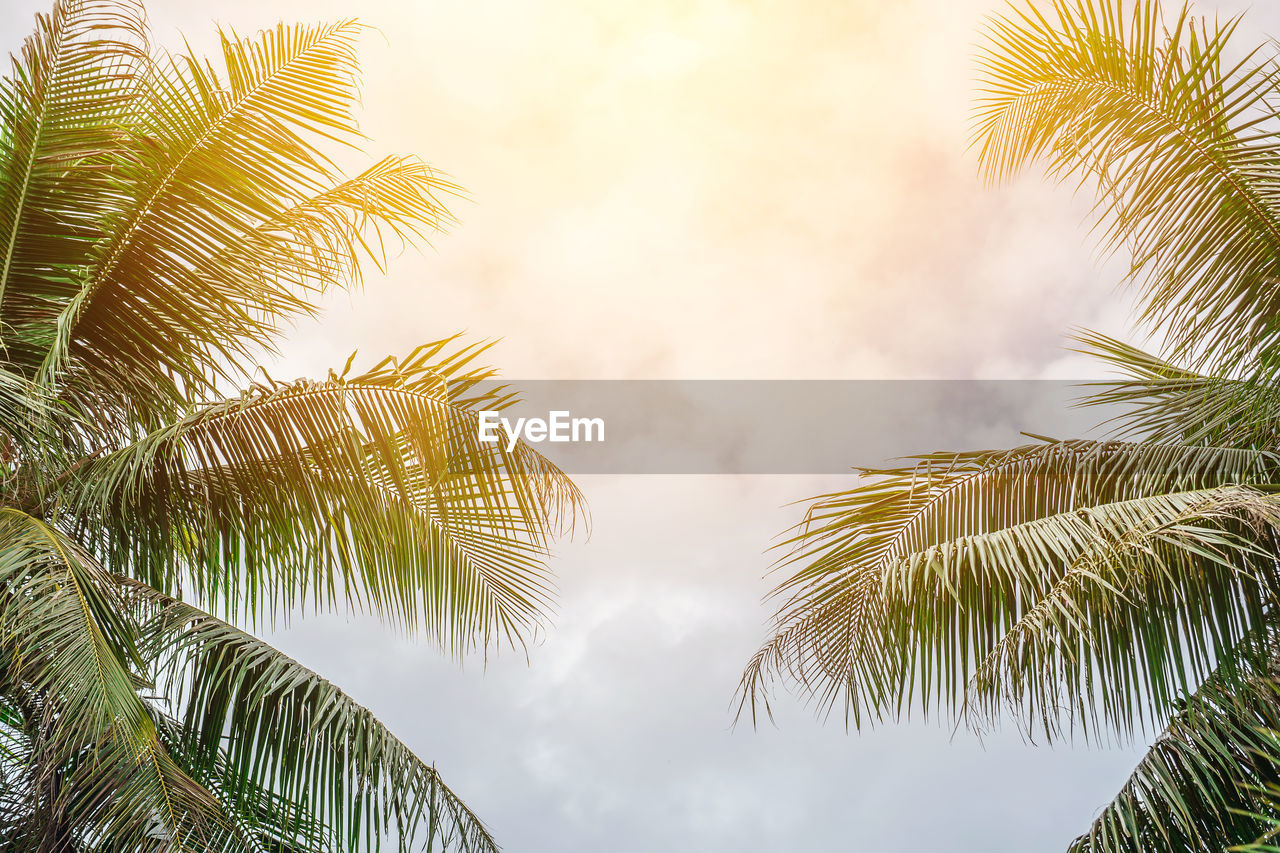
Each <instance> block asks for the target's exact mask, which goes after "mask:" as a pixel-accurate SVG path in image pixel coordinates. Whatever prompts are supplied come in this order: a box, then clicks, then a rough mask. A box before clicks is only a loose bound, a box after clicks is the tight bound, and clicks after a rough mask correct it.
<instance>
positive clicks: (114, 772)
mask: <svg viewBox="0 0 1280 853" xmlns="http://www.w3.org/2000/svg"><path fill="white" fill-rule="evenodd" d="M360 31H361V29H360V27H359V26H358V25H357V24H356V23H354V22H351V21H344V22H340V23H336V24H327V25H320V26H284V25H280V26H278V27H276V28H275V29H273V30H270V31H267V32H263V33H259V34H257V35H255V36H253V37H252V38H242V37H240V36H238V35H236V34H235V33H233V32H225V31H224V32H221V47H222V49H221V56H220V57H219V58H218V60H217V62H216V63H215V62H213V61H210V60H207V59H204V58H202V57H199V56H194V55H188V54H183V53H176V54H171V53H166V52H162V51H156V50H152V49H151V48H150V47H149V45H148V43H147V32H146V27H145V24H144V19H143V14H142V10H141V9H140V8H139V7H138V6H136V5H134V4H133V3H130V2H125V1H124V0H119V1H118V2H106V0H64V2H58V3H56V4H55V6H54V7H53V10H52V12H51V13H50V14H49V15H47V16H42V17H40V18H38V22H37V27H36V31H35V33H34V35H32V36H31V37H30V38H29V39H28V40H27V42H26V43H25V45H24V46H23V48H22V50H21V52H20V53H18V54H17V55H15V56H14V57H13V59H12V63H11V68H10V70H9V74H8V76H7V77H6V78H4V80H3V83H2V84H0V111H2V113H3V121H0V849H4V850H22V851H30V850H36V851H70V850H78V851H103V853H107V851H119V853H123V851H185V850H190V851H202V853H203V851H329V850H334V851H336V850H374V849H379V848H380V847H381V846H382V845H383V844H387V845H390V846H393V847H398V848H399V849H409V848H410V847H425V848H427V849H441V848H448V849H467V850H493V849H496V848H495V846H494V844H493V841H492V839H491V838H490V836H489V834H488V832H487V830H486V829H485V827H484V826H483V825H482V824H481V823H480V822H479V821H478V820H477V819H476V818H475V816H474V815H472V814H471V812H470V811H468V809H467V808H466V807H465V806H464V805H463V804H462V803H461V802H460V801H459V799H458V798H457V797H456V796H454V794H453V793H452V792H451V791H450V790H449V788H447V787H446V786H445V785H444V783H443V782H442V781H441V779H440V778H439V776H438V775H437V774H436V772H435V770H434V768H433V767H432V766H430V765H428V764H426V763H424V762H423V761H421V760H420V759H419V758H417V757H416V756H415V755H414V754H413V753H412V752H411V751H410V750H409V749H408V748H406V746H405V745H404V744H403V743H402V742H401V741H399V740H397V739H396V738H395V737H394V736H393V735H392V734H390V733H389V732H388V731H387V730H386V729H385V728H384V727H383V726H382V725H381V724H380V723H379V722H378V721H377V720H376V719H375V718H374V717H373V716H372V715H371V714H370V713H369V711H367V710H366V709H364V708H362V707H361V706H360V705H358V704H356V703H355V702H354V701H352V700H351V699H350V698H349V697H348V696H347V695H346V694H344V693H343V692H342V691H341V690H339V689H338V688H336V687H335V686H334V685H332V684H331V683H329V682H328V681H326V680H324V679H323V678H321V677H320V676H319V675H317V674H316V673H314V672H312V671H310V670H308V669H306V668H305V667H303V666H301V665H300V664H298V663H297V662H295V661H293V660H291V659H290V658H288V657H286V656H285V655H283V654H281V653H280V652H278V651H277V650H275V649H274V648H272V647H271V646H270V645H268V644H267V643H265V642H263V641H261V640H259V639H256V638H255V637H253V636H252V635H251V634H250V633H247V631H246V630H245V628H247V629H250V630H251V629H252V628H253V627H254V626H255V625H261V624H265V622H267V621H269V620H274V619H277V618H284V617H287V616H288V615H289V614H291V613H296V612H298V611H299V610H306V609H307V608H312V609H315V610H326V609H334V608H341V607H359V608H363V609H365V610H368V611H371V612H373V613H376V614H380V615H381V616H383V617H385V618H387V619H389V620H393V621H394V622H396V623H397V624H399V625H401V626H403V627H405V628H407V629H410V630H417V631H419V632H421V633H422V634H423V635H425V636H427V637H429V638H431V639H432V640H434V641H437V642H439V643H440V644H441V646H442V647H443V648H444V649H446V650H447V651H448V652H450V653H453V654H463V653H467V652H470V651H473V650H487V649H490V648H492V647H494V646H495V645H503V644H508V643H512V644H520V643H521V642H523V640H522V638H527V637H528V636H529V631H531V630H533V629H535V628H536V627H537V626H538V625H539V624H540V623H541V618H542V617H541V615H540V614H542V613H544V612H545V610H546V605H547V603H548V598H549V595H550V587H549V580H548V575H547V569H546V556H547V547H548V543H549V541H550V537H552V536H554V535H555V534H556V533H558V532H560V531H561V530H563V529H564V528H565V526H566V525H567V524H569V523H571V522H572V519H573V517H574V515H575V514H576V512H577V510H578V508H579V507H580V496H579V494H578V492H577V491H576V489H575V488H574V487H573V485H572V484H571V483H570V482H569V481H568V480H567V479H566V478H565V477H564V476H563V475H562V474H561V473H560V472H559V471H558V470H557V469H555V468H554V467H553V466H551V465H550V464H548V463H547V462H546V461H545V460H544V459H542V458H541V457H540V456H538V455H537V454H535V453H533V452H531V451H530V450H529V448H527V447H523V446H522V447H519V448H517V449H516V450H515V451H513V452H510V453H508V452H505V451H504V450H502V449H501V448H500V447H499V446H497V445H489V444H481V443H479V442H478V441H477V438H476V428H477V416H476V412H477V410H480V409H493V408H502V407H503V406H505V405H507V404H508V403H510V402H511V399H512V398H511V396H510V394H509V393H508V392H506V391H504V390H503V389H502V387H501V386H495V385H494V384H493V383H491V382H485V381H484V380H487V379H488V378H490V376H491V373H490V371H488V370H486V369H484V368H482V367H479V366H478V364H477V358H478V356H480V354H481V352H482V351H483V349H484V347H483V346H480V345H464V344H461V343H459V342H457V341H456V340H450V341H441V342H436V343H432V344H428V345H426V346H423V347H421V348H419V349H416V350H414V351H413V352H412V353H409V354H407V355H406V356H404V357H402V358H399V359H396V358H388V359H386V360H385V361H383V362H381V363H379V364H377V365H376V366H374V367H372V368H370V369H368V370H365V371H356V370H353V369H352V366H351V361H348V362H347V366H346V368H345V369H343V370H342V371H341V372H330V373H329V375H328V376H327V377H325V378H323V379H319V380H315V381H295V382H276V381H273V380H271V379H269V378H266V377H265V374H264V373H260V372H259V371H258V369H257V368H256V365H257V363H258V361H259V360H260V358H261V357H262V355H263V354H264V353H268V352H270V351H271V350H272V347H273V346H274V345H275V344H276V343H277V342H278V341H279V340H280V338H281V335H282V333H283V332H284V331H285V330H286V329H287V327H288V324H289V323H290V322H291V321H292V320H293V319H295V318H298V317H301V316H306V315H308V314H311V313H313V312H314V311H315V310H316V309H315V301H316V297H317V296H318V295H319V294H321V293H323V292H325V291H326V290H328V289H330V288H334V287H347V286H350V285H352V284H354V283H357V282H358V281H359V275H360V268H361V264H362V263H365V262H367V261H372V262H374V263H377V264H381V263H382V262H383V261H384V260H385V259H386V257H387V254H388V249H395V248H398V247H399V246H400V245H401V244H404V243H415V242H420V241H422V240H424V239H425V238H426V237H427V236H428V235H430V234H431V233H432V232H434V231H436V230H438V229H440V228H442V227H443V226H445V225H446V224H448V222H449V214H448V213H447V211H446V210H445V208H444V206H443V204H442V202H441V199H442V198H444V197H445V196H447V195H449V194H453V193H455V192H456V188H455V187H454V186H453V185H451V184H450V183H449V182H448V181H447V180H445V179H444V178H443V177H442V176H441V175H440V174H438V173H437V172H435V171H433V170H432V169H431V168H429V167H428V166H426V165H424V164H423V163H421V162H420V161H418V160H416V159H413V158H405V157H389V158H386V159H382V160H378V161H377V162H374V163H373V164H372V165H370V166H369V167H368V168H367V169H365V170H364V171H362V172H359V174H356V175H354V176H353V177H351V176H347V175H345V174H344V173H342V172H341V171H340V170H339V168H338V166H337V165H335V163H334V158H339V157H340V158H345V159H348V160H349V159H352V157H353V152H355V153H358V152H359V150H360V149H359V143H360V142H361V139H362V137H360V135H359V134H358V132H357V130H356V125H355V122H354V119H353V115H352V107H353V103H354V100H355V98H356V95H357V89H356V86H357V79H356V73H357V63H356V56H355V52H354V51H355V41H356V39H357V37H358V35H359V34H360ZM219 66H220V67H219ZM235 389H242V390H235ZM237 623H239V624H241V625H243V626H244V627H243V628H242V627H237Z"/></svg>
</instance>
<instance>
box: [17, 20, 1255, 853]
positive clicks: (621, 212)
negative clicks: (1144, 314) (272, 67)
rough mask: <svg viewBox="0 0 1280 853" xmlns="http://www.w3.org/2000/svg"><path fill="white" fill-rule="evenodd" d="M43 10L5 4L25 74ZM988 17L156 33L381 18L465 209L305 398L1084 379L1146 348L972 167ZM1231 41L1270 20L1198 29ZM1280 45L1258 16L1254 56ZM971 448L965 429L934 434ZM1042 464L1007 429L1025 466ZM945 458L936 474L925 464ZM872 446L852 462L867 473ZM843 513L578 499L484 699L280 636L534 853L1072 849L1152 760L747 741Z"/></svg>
mask: <svg viewBox="0 0 1280 853" xmlns="http://www.w3.org/2000/svg"><path fill="white" fill-rule="evenodd" d="M44 6H45V3H44V2H43V0H6V2H5V4H4V6H3V8H2V9H0V32H2V33H3V36H4V43H5V45H6V46H7V49H9V50H13V49H16V48H17V47H18V45H19V44H20V41H21V38H22V37H24V36H25V35H26V33H27V32H28V31H29V29H30V22H31V19H32V16H33V15H34V14H35V13H36V12H38V11H43V10H44ZM996 8H998V7H997V6H996V4H989V3H985V2H974V0H954V2H951V1H949V0H909V2H893V3H887V2H876V0H850V2H818V0H743V2H730V0H706V1H705V2H704V1H703V0H679V1H678V0H666V2H652V3H645V2H614V0H595V1H594V2H589V0H469V2H464V0H453V1H452V2H441V0H432V2H410V0H363V2H361V1H360V0H307V2H299V0H222V1H221V2H202V3H186V2H178V0H152V2H150V3H149V4H148V9H149V13H150V18H151V22H152V26H153V35H154V38H155V40H156V41H157V42H158V43H160V44H166V45H169V46H172V47H174V48H175V49H176V48H179V47H180V46H181V39H180V38H179V32H181V33H182V34H185V35H187V36H188V37H189V38H190V40H191V42H192V44H193V45H196V46H197V47H201V48H208V49H212V48H213V46H214V44H215V42H214V39H213V34H214V30H213V26H212V24H213V22H214V21H217V22H219V23H221V24H223V25H226V26H229V27H233V28H235V29H236V30H238V31H240V32H241V33H249V32H252V31H254V30H256V29H258V28H261V27H264V26H269V25H271V24H273V23H275V22H276V21H277V20H280V19H282V18H283V19H285V20H307V21H313V20H329V19H335V18H346V17H353V16H354V17H359V18H360V19H361V20H362V21H364V22H365V23H367V24H369V25H370V26H371V27H374V28H376V30H372V31H370V32H369V33H368V34H367V37H366V38H365V39H364V42H363V46H362V53H361V56H362V59H363V62H364V67H365V75H364V84H365V85H364V106H365V109H364V112H363V115H362V129H363V131H364V132H365V133H366V134H367V135H368V136H369V137H370V138H371V142H370V143H369V150H370V154H371V155H378V156H380V155H382V154H384V153H415V154H419V155H421V156H422V157H423V158H424V159H426V160H427V161H429V162H430V163H432V164H433V165H435V166H437V167H439V168H441V169H443V170H444V171H446V172H447V173H449V174H450V175H451V176H452V177H453V179H454V180H456V181H457V182H458V183H459V184H461V185H462V186H464V187H465V188H466V189H467V192H468V199H467V200H466V201H460V202H458V203H457V204H456V205H455V206H454V212H455V213H456V214H457V216H458V218H459V219H460V224H459V225H458V226H457V227H456V228H455V229H453V231H452V232H451V233H449V234H445V235H440V237H439V238H438V239H437V240H435V245H434V247H433V248H430V249H428V250H426V251H424V252H408V253H406V254H405V255H403V256H402V257H400V258H397V259H396V260H394V261H393V263H392V265H391V267H390V271H389V274H388V275H386V276H385V277H384V276H382V275H380V274H378V273H377V272H376V270H372V269H370V270H369V274H368V275H367V278H366V287H365V289H364V290H363V291H362V292H359V293H355V294H350V295H348V294H337V295H334V296H333V297H331V298H329V299H328V302H327V307H328V312H327V313H326V315H325V317H324V318H323V319H322V320H320V321H319V322H317V323H314V324H312V323H307V324H303V325H301V326H300V327H299V328H298V329H297V331H296V333H295V334H294V335H293V337H292V338H291V339H290V341H289V342H288V344H287V345H286V347H285V352H284V356H283V359H282V361H281V363H278V364H273V365H271V366H270V369H271V373H272V375H273V376H276V377H277V378H290V377H293V376H300V375H316V376H320V375H323V374H324V371H326V370H327V369H328V368H329V367H341V365H342V363H343V362H344V361H345V359H346V356H347V355H348V354H349V353H350V352H351V351H352V350H355V349H359V351H360V353H361V357H362V359H364V360H367V361H375V360H377V359H380V358H381V357H382V356H383V355H386V354H396V353H403V352H406V351H408V350H409V349H411V348H412V347H413V346H415V345H416V344H418V343H421V342H424V341H427V340H433V339H437V338H440V337H444V336H448V335H451V334H454V333H455V332H459V331H464V330H465V331H466V332H468V333H469V334H470V335H472V336H474V337H476V338H501V342H500V343H499V344H498V345H497V346H496V347H495V348H494V349H493V350H492V351H491V354H490V358H491V360H492V362H493V363H494V364H495V366H497V367H498V368H500V369H501V371H502V373H503V375H504V376H506V377H509V378H512V379H515V380H519V379H522V378H523V379H535V378H536V379H571V378H599V379H610V378H682V379H689V378H955V379H970V378H1049V377H1052V378H1061V377H1083V376H1085V375H1087V374H1089V373H1090V372H1091V371H1094V370H1095V369H1094V368H1092V367H1091V366H1090V365H1088V364H1087V363H1086V362H1084V361H1082V360H1081V359H1080V358H1079V357H1078V356H1072V355H1069V354H1067V353H1066V352H1065V351H1064V349H1063V347H1064V345H1065V344H1066V341H1067V339H1066V335H1067V333H1068V332H1069V331H1070V329H1071V328H1072V327H1077V326H1082V327H1090V328H1095V329H1099V330H1102V331H1106V332H1109V333H1112V334H1116V335H1121V336H1123V335H1125V334H1126V329H1127V328H1128V322H1129V318H1130V313H1129V312H1130V308H1129V305H1128V303H1127V302H1126V298H1125V296H1124V294H1123V293H1122V292H1119V291H1118V290H1117V287H1116V285H1117V281H1118V279H1119V277H1120V275H1121V274H1122V272H1123V264H1121V263H1118V262H1116V261H1106V260H1105V259H1101V258H1098V257H1097V256H1096V254H1095V251H1094V249H1093V245H1092V244H1091V242H1090V241H1089V238H1088V235H1087V228H1085V227H1083V226H1082V224H1081V223H1082V220H1083V218H1084V217H1085V215H1086V214H1087V212H1088V208H1089V199H1087V198H1084V197H1080V198H1074V197H1073V194H1072V192H1071V191H1070V189H1069V188H1063V187H1054V186H1051V185H1048V184H1045V183H1044V182H1043V181H1042V180H1041V179H1040V177H1039V176H1038V175H1034V174H1033V175H1030V176H1028V177H1027V178H1026V179H1022V180H1019V181H1017V182H1015V183H1013V184H1010V185H1008V186H1004V187H999V188H992V187H987V186H984V185H983V184H982V182H981V181H979V179H978V177H977V168H976V158H975V157H974V156H973V154H972V152H970V151H969V150H968V144H967V143H968V115H969V110H970V106H971V101H972V97H973V91H972V88H973V87H972V76H973V75H972V57H973V51H974V45H975V43H976V42H977V41H978V40H979V38H980V30H981V26H982V20H983V17H984V15H986V14H988V13H990V12H991V11H993V10H994V9H996ZM1197 8H1199V9H1201V10H1202V11H1204V12H1206V13H1209V14H1213V13H1221V14H1223V15H1229V14H1234V13H1237V12H1239V11H1241V10H1242V9H1243V4H1237V3H1210V2H1203V3H1200V4H1198V7H1197ZM1263 32H1271V33H1280V13H1276V12H1269V11H1267V10H1266V9H1265V8H1263V7H1262V6H1261V5H1260V7H1259V8H1258V9H1255V10H1253V11H1252V12H1250V14H1249V17H1248V18H1247V19H1246V24H1245V26H1244V27H1243V29H1242V31H1241V33H1240V35H1239V37H1238V38H1239V39H1240V41H1241V42H1242V43H1245V44H1250V45H1251V44H1252V43H1254V42H1255V41H1260V40H1261V39H1262V33H1263ZM939 416H940V417H942V416H945V413H940V415H939ZM1017 440H1018V437H1017V425H1013V424H1010V425H1008V436H1007V442H1008V443H1013V442H1016V441H1017ZM918 449H919V450H922V451H928V450H935V449H942V448H936V447H921V448H918ZM857 450H858V448H857V446H856V442H855V441H853V440H852V439H851V446H850V448H849V459H848V464H850V465H853V464H875V463H876V462H879V461H881V460H874V459H865V458H861V457H859V456H858V454H857ZM850 482H851V481H849V480H847V479H841V478H825V479H822V480H819V479H817V478H804V477H784V476H771V477H732V476H720V477H713V476H699V477H695V476H684V477H617V476H613V477H606V476H592V477H586V478H583V480H582V482H581V484H582V486H583V487H584V489H585V490H586V492H587V495H588V498H589V499H590V501H591V505H592V509H593V514H594V520H595V527H594V533H593V535H592V537H591V538H590V540H582V539H579V540H577V541H574V542H568V543H564V545H563V546H562V547H561V548H560V552H559V554H558V556H557V559H556V562H555V567H556V569H557V572H558V576H559V589H560V603H559V608H558V612H557V614H556V616H555V617H554V619H553V620H552V627H551V630H550V631H549V632H548V633H547V634H546V636H544V637H541V638H540V639H539V642H538V643H537V644H535V645H534V646H533V647H532V648H531V650H530V653H529V659H528V661H527V662H526V660H525V659H524V657H523V656H521V655H516V654H498V655H497V656H496V657H494V658H492V659H490V661H489V662H488V665H487V666H483V665H482V663H481V662H480V661H478V660H477V661H468V662H467V663H466V664H465V665H464V666H462V667H461V668H460V667H458V666H457V664H455V663H452V662H449V661H446V660H443V659H442V658H441V657H440V656H439V655H438V654H437V653H436V651H435V650H434V649H432V648H431V647H430V646H428V645H427V644H425V643H423V642H420V641H417V640H414V639H413V638H405V637H400V636H396V635H395V634H393V633H392V632H390V631H389V630H387V629H384V628H382V627H381V626H379V625H378V624H377V623H376V621H375V620H372V619H369V618H365V617H360V616H358V615H351V614H329V615H325V616H322V617H318V618H315V619H308V620H307V621H306V622H304V623H298V624H295V625H294V626H293V627H292V628H290V629H288V630H285V631H281V632H279V633H277V634H275V635H274V636H273V639H274V641H276V642H277V643H279V644H280V645H281V646H282V647H283V648H285V649H286V650H287V651H288V652H289V653H290V654H292V655H294V656H296V657H297V658H299V659H300V660H302V661H303V662H304V663H306V664H308V665H309V666H311V667H313V668H315V669H317V670H319V671H320V672H321V673H322V674H324V675H325V676H326V677H328V678H330V679H332V680H333V681H335V682H337V683H338V684H340V685H342V686H343V687H345V688H347V689H348V690H349V692H351V693H352V694H353V695H354V696H355V698H356V699H358V700H359V701H361V702H363V703H365V704H367V705H369V706H370V707H372V708H373V710H374V711H375V712H376V713H377V714H378V715H379V716H380V717H381V718H382V719H383V720H385V721H386V722H388V723H389V724H390V725H391V726H392V728H393V729H394V730H395V731H396V732H397V733H398V734H400V735H401V737H403V738H404V739H405V740H406V741H408V742H409V743H410V744H411V745H412V746H413V747H414V748H415V749H416V750H417V751H418V752H419V754H421V755H422V756H423V757H424V758H426V759H428V760H430V761H434V762H435V763H436V764H437V766H438V767H439V769H440V770H441V772H442V774H443V776H444V778H445V780H446V781H447V782H448V783H449V784H450V785H452V786H453V787H454V789H455V790H456V791H457V792H458V793H459V794H460V795H461V796H462V797H463V798H464V799H465V800H466V801H467V802H468V804H469V805H470V806H472V807H473V808H474V809H475V810H476V811H477V812H478V813H479V814H480V815H481V817H482V818H483V819H484V820H485V821H486V822H487V823H488V824H489V825H490V826H491V828H492V829H493V831H494V832H495V834H496V835H497V837H498V840H499V842H500V843H501V844H502V845H503V847H504V849H505V850H507V851H510V853H590V851H611V853H650V851H655V850H671V851H685V850H687V851H706V852H707V853H721V851H723V853H729V851H733V853H766V851H790V850H812V849H840V850H853V851H861V850H866V851H876V853H898V851H904V852H905V851H915V850H922V849H929V850H935V849H936V850H946V851H952V853H1024V851H1028V850H1061V849H1064V848H1065V846H1066V844H1067V842H1068V841H1069V840H1070V839H1071V838H1073V837H1074V836H1075V835H1076V834H1077V833H1078V832H1080V831H1081V830H1083V829H1084V828H1085V827H1086V826H1087V824H1088V822H1089V820H1090V819H1091V817H1092V816H1093V814H1094V813H1095V811H1096V810H1097V809H1098V808H1099V807H1100V806H1102V805H1103V804H1104V803H1105V802H1106V801H1107V800H1108V799H1109V798H1110V797H1111V795H1112V794H1113V793H1114V791H1115V790H1116V789H1117V788H1118V786H1119V785H1120V783H1121V782H1122V780H1123V779H1124V778H1125V776H1127V773H1128V770H1129V768H1130V767H1131V766H1132V764H1133V763H1134V762H1135V761H1136V754H1135V753H1134V751H1133V750H1131V749H1113V750H1102V749H1086V748H1084V747H1078V748H1071V747H1067V746H1057V747H1055V748H1053V749H1044V748H1040V747H1036V746H1034V745H1030V744H1026V743H1024V742H1022V741H1021V740H1020V739H1019V738H1018V737H1017V736H1016V735H1015V734H1013V733H1012V732H1008V733H997V734H995V735H993V736H990V737H988V738H987V739H986V740H985V743H984V744H983V743H979V742H978V741H977V739H976V738H974V737H973V736H971V735H969V734H967V733H965V732H963V731H962V732H959V733H956V734H954V736H953V734H952V731H951V729H950V728H949V727H948V726H947V725H946V723H945V722H944V723H941V724H939V723H936V722H934V721H930V722H928V723H924V722H913V723H907V724H902V725H896V726H884V727H881V728H878V729H876V730H874V731H866V732H846V731H845V729H844V728H843V726H842V725H840V724H839V722H829V723H825V724H824V723H823V721H822V720H820V719H816V718H815V717H814V715H813V714H812V713H811V712H810V711H808V710H806V709H804V708H803V707H801V706H800V704H799V703H798V702H796V701H790V700H788V699H787V698H786V697H782V698H781V700H780V705H781V708H782V713H781V714H780V716H779V724H778V726H777V727H776V728H772V727H769V728H763V729H761V730H760V731H753V730H751V728H750V727H749V726H740V727H738V728H736V729H734V728H731V722H732V716H731V713H730V710H729V703H730V698H731V694H732V692H733V689H734V686H735V684H736V681H737V677H738V674H739V673H740V672H741V668H742V665H743V664H744V663H745V661H746V659H747V658H748V656H749V655H750V654H751V652H752V651H754V649H755V648H756V646H757V645H758V643H759V642H760V641H761V640H762V639H763V637H764V634H765V626H766V620H767V617H768V610H767V608H766V607H765V606H764V605H762V604H761V601H760V599H761V596H762V595H763V594H764V593H765V592H766V591H767V589H768V586H769V581H768V580H767V579H765V578H763V577H762V576H763V575H764V574H765V572H766V571H767V569H768V567H769V564H770V560H771V556H770V555H769V554H766V553H765V549H766V548H767V547H768V545H769V544H770V542H771V541H772V539H773V537H774V535H775V534H776V533H777V532H778V531H780V530H782V529H784V528H785V527H786V526H787V525H788V524H789V523H791V522H792V521H793V520H794V519H795V518H796V517H797V515H798V513H799V509H798V508H797V507H795V506H788V504H789V503H791V502H793V501H796V500H799V499H802V498H804V497H806V496H808V495H811V494H814V493H816V492H819V491H823V490H826V489H829V488H835V487H840V486H843V485H849V484H850Z"/></svg>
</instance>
